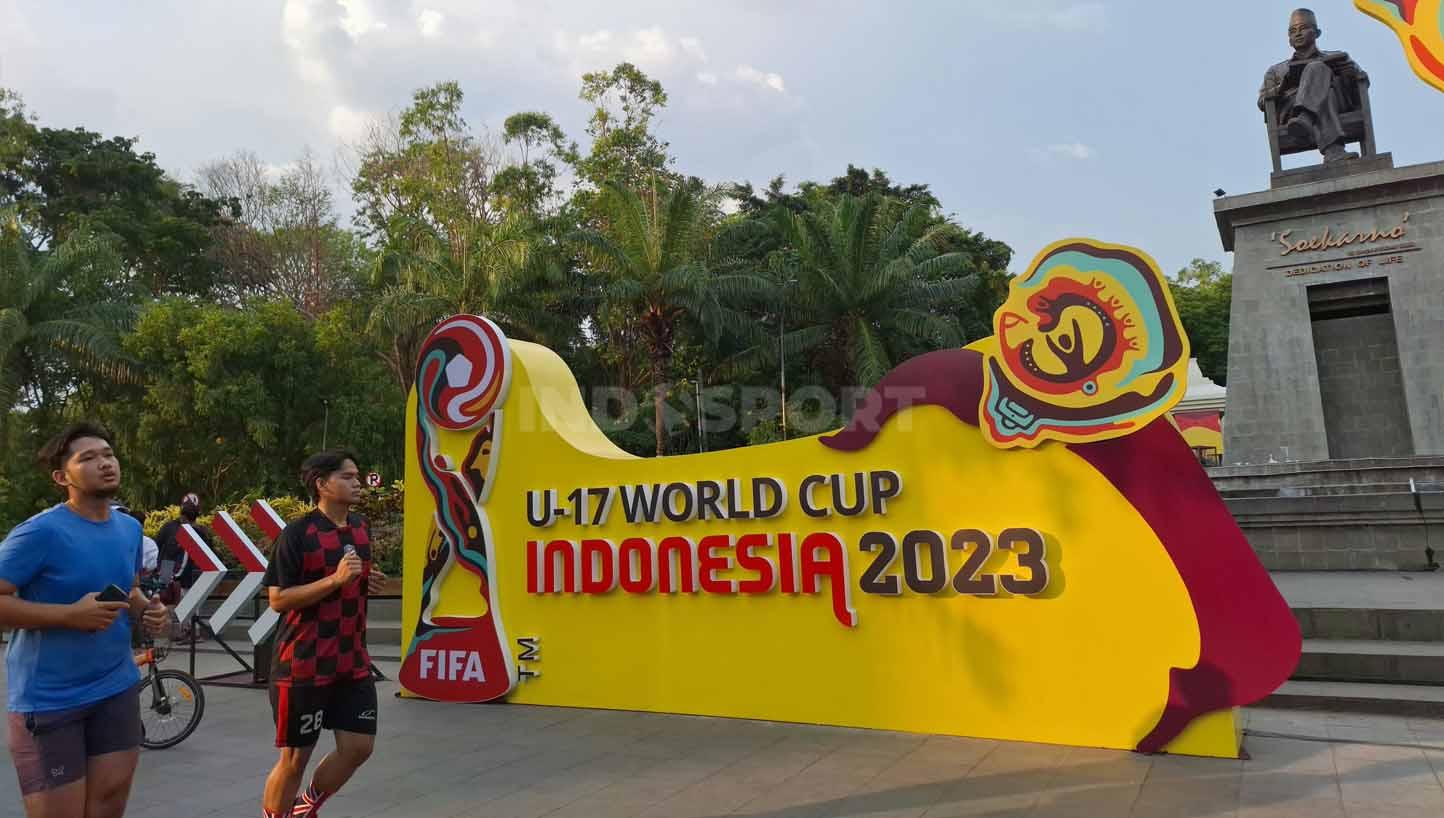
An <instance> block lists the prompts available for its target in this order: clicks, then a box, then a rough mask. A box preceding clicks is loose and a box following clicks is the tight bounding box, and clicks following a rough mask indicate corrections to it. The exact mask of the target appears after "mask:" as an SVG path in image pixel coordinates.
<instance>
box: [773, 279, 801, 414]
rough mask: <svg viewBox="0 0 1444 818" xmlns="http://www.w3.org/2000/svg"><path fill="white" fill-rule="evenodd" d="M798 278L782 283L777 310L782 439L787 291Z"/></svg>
mask: <svg viewBox="0 0 1444 818" xmlns="http://www.w3.org/2000/svg"><path fill="white" fill-rule="evenodd" d="M796 283H797V279H795V278H789V279H787V281H785V282H783V285H782V306H781V307H780V308H779V309H778V310H777V357H778V360H779V362H780V366H779V367H778V374H779V375H780V377H781V380H782V439H783V440H786V439H787V342H786V341H785V340H784V339H783V336H784V335H786V332H785V329H786V327H787V317H786V316H787V291H788V290H789V289H790V288H791V287H792V285H793V284H796Z"/></svg>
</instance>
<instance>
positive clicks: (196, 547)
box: [175, 524, 226, 622]
mask: <svg viewBox="0 0 1444 818" xmlns="http://www.w3.org/2000/svg"><path fill="white" fill-rule="evenodd" d="M176 539H177V540H178V541H180V545H181V548H184V549H185V552H186V554H187V555H188V556H189V557H190V559H191V562H192V563H193V564H194V565H195V566H196V567H197V568H199V569H201V573H200V576H198V577H196V581H195V583H194V584H193V585H191V587H190V590H188V591H186V593H185V596H183V597H181V600H180V602H177V603H176V606H175V615H176V618H177V619H179V620H180V621H182V622H185V621H186V620H188V619H190V618H191V615H192V614H194V613H195V612H196V611H197V610H199V609H200V607H201V603H202V602H205V601H206V597H208V596H210V595H211V591H213V590H215V587H216V586H217V585H219V584H220V581H221V580H223V579H225V577H226V566H225V563H223V562H221V558H220V557H217V556H216V552H214V551H212V550H211V549H210V546H208V545H206V541H205V540H203V539H201V537H200V535H199V534H197V533H196V530H195V529H194V528H191V527H190V525H188V524H187V525H182V526H181V527H180V531H178V532H176Z"/></svg>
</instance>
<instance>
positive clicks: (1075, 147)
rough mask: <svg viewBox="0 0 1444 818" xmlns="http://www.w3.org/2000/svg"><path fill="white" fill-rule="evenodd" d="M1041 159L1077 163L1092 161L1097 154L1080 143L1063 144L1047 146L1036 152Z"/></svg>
mask: <svg viewBox="0 0 1444 818" xmlns="http://www.w3.org/2000/svg"><path fill="white" fill-rule="evenodd" d="M1037 153H1038V154H1039V155H1041V156H1043V157H1057V158H1059V159H1075V160H1077V161H1079V162H1082V161H1085V160H1088V159H1092V158H1093V157H1094V156H1096V155H1097V154H1098V152H1097V151H1095V150H1094V149H1093V148H1091V147H1089V146H1087V145H1084V144H1083V143H1082V142H1063V143H1059V144H1056V145H1049V146H1048V147H1046V148H1043V149H1042V150H1040V151H1038V152H1037Z"/></svg>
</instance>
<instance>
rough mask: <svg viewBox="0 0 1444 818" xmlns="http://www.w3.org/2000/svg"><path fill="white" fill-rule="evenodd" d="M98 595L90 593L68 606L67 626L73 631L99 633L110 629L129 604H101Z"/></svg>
mask: <svg viewBox="0 0 1444 818" xmlns="http://www.w3.org/2000/svg"><path fill="white" fill-rule="evenodd" d="M98 596H100V594H98V593H94V592H92V593H89V594H86V595H85V596H83V597H81V598H80V599H78V600H76V601H74V602H72V603H70V604H69V605H68V606H66V607H67V608H68V609H69V610H68V611H66V615H65V626H66V627H68V628H70V629H71V630H76V631H86V632H87V633H97V632H99V631H103V630H105V629H106V628H108V627H110V625H111V623H112V622H114V621H115V618H116V617H117V616H120V612H121V611H123V610H125V609H126V608H129V607H130V603H129V602H101V601H100V600H98V599H96V597H98Z"/></svg>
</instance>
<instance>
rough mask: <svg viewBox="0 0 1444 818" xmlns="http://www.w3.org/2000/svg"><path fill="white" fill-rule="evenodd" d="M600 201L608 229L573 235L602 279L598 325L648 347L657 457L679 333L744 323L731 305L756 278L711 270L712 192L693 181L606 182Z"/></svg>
mask: <svg viewBox="0 0 1444 818" xmlns="http://www.w3.org/2000/svg"><path fill="white" fill-rule="evenodd" d="M602 205H603V208H604V211H603V212H604V213H605V214H606V216H607V221H606V224H607V226H606V228H605V229H604V230H587V231H580V232H578V233H577V234H576V239H577V240H578V241H579V242H580V243H581V244H582V245H584V246H585V247H586V248H587V249H588V250H589V251H590V252H589V256H590V260H591V262H592V264H593V266H594V268H595V269H596V270H597V271H598V272H599V273H600V274H601V275H602V276H603V278H604V282H605V283H604V288H603V291H602V294H601V303H600V310H599V317H600V320H601V322H602V324H603V325H604V327H605V328H608V329H609V330H612V331H616V332H618V333H621V334H622V337H624V338H627V339H635V340H636V341H638V342H640V344H641V347H642V348H643V349H644V350H645V352H646V356H647V363H648V367H649V375H650V381H651V384H652V393H653V423H654V425H655V434H656V444H657V454H658V455H659V456H660V455H663V454H665V453H666V430H665V425H664V404H665V401H666V398H667V392H668V387H667V377H668V374H669V373H670V369H671V363H672V357H673V354H674V353H675V351H676V347H677V343H678V335H679V332H680V331H682V330H683V329H684V327H685V326H686V325H688V324H689V323H690V324H692V325H694V326H696V327H698V328H699V329H700V330H701V331H702V332H703V333H704V335H705V336H706V337H709V338H716V337H718V336H719V335H721V333H722V331H723V329H724V328H725V327H728V326H736V325H738V324H740V323H742V322H741V318H740V316H738V315H737V314H736V313H735V312H734V309H733V307H732V306H731V305H732V304H733V303H735V302H736V301H737V299H739V298H740V297H742V296H743V295H746V294H749V293H755V292H758V291H760V288H761V282H760V281H759V280H758V279H757V278H756V277H755V276H749V275H743V274H734V275H716V274H714V273H713V272H712V271H711V270H710V269H709V267H708V245H709V243H710V241H711V238H712V235H713V232H714V230H715V226H716V224H717V222H718V220H719V218H720V212H719V210H718V202H717V195H716V193H715V192H714V191H711V190H707V189H706V188H704V187H703V186H702V185H701V183H700V182H698V181H696V180H689V181H685V182H680V183H678V184H676V185H673V186H671V187H665V188H663V187H660V185H659V186H658V187H655V188H653V190H652V191H651V192H650V195H648V196H646V197H644V196H642V195H640V194H638V193H637V191H635V190H633V189H631V188H629V187H627V186H625V185H623V184H621V183H618V182H610V183H608V184H607V185H606V187H605V188H604V197H603V199H602ZM613 337H616V336H613Z"/></svg>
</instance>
